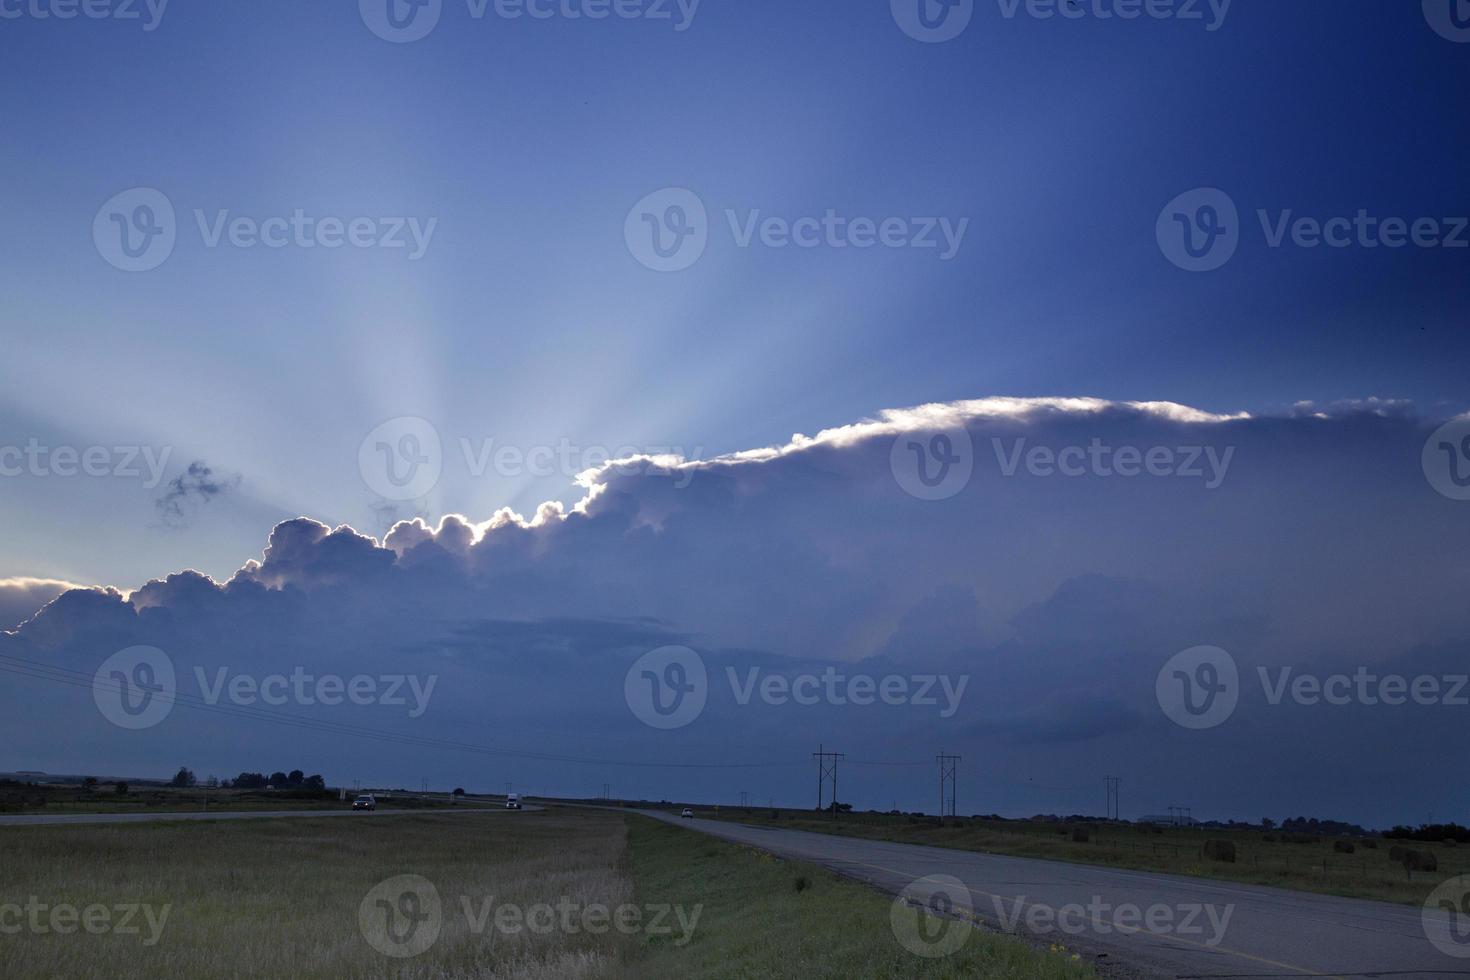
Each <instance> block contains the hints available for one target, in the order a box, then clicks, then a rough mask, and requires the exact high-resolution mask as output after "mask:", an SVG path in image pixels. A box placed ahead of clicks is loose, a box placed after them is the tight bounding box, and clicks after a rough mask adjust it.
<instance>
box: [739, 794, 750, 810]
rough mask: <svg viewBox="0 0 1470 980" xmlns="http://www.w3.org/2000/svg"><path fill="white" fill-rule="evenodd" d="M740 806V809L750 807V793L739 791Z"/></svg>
mask: <svg viewBox="0 0 1470 980" xmlns="http://www.w3.org/2000/svg"><path fill="white" fill-rule="evenodd" d="M740 806H741V807H742V808H745V807H748V806H750V793H749V792H747V791H746V790H743V789H742V790H741V791H740Z"/></svg>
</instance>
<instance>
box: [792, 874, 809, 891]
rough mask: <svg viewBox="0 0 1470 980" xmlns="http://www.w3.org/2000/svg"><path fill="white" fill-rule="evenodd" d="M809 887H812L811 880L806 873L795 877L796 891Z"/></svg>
mask: <svg viewBox="0 0 1470 980" xmlns="http://www.w3.org/2000/svg"><path fill="white" fill-rule="evenodd" d="M810 887H812V881H811V879H810V878H808V877H807V876H806V875H802V876H800V877H799V878H797V879H796V890H797V891H798V892H804V891H806V890H807V889H808V888H810Z"/></svg>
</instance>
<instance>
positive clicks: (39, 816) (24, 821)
mask: <svg viewBox="0 0 1470 980" xmlns="http://www.w3.org/2000/svg"><path fill="white" fill-rule="evenodd" d="M525 809H526V810H527V811H530V810H539V809H540V807H535V806H529V805H528V806H526V807H525ZM505 812H507V811H506V810H505V808H504V807H493V806H492V807H476V806H464V807H461V808H459V809H454V808H450V807H445V808H443V809H417V810H390V809H380V810H374V811H372V812H361V813H354V812H353V811H352V810H345V809H344V810H214V811H211V812H209V813H205V812H204V811H202V810H198V811H195V810H189V811H178V812H174V813H168V812H163V813H20V814H5V815H0V827H38V826H46V825H48V824H92V823H97V824H106V823H160V822H165V821H173V820H264V819H268V818H279V817H294V818H298V819H300V818H311V817H355V818H357V819H359V820H371V819H373V818H374V817H387V816H395V815H401V814H409V813H418V814H425V813H435V814H437V813H505Z"/></svg>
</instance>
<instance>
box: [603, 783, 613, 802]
mask: <svg viewBox="0 0 1470 980" xmlns="http://www.w3.org/2000/svg"><path fill="white" fill-rule="evenodd" d="M602 798H603V799H604V800H610V799H612V783H603V784H602Z"/></svg>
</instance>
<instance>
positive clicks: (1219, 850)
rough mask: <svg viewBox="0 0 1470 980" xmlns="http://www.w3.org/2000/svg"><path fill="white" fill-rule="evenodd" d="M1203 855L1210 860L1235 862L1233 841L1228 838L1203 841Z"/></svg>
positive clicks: (1227, 862)
mask: <svg viewBox="0 0 1470 980" xmlns="http://www.w3.org/2000/svg"><path fill="white" fill-rule="evenodd" d="M1205 857H1207V858H1209V859H1210V860H1211V861H1223V862H1225V863H1226V864H1234V863H1235V842H1234V841H1228V840H1207V841H1205Z"/></svg>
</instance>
